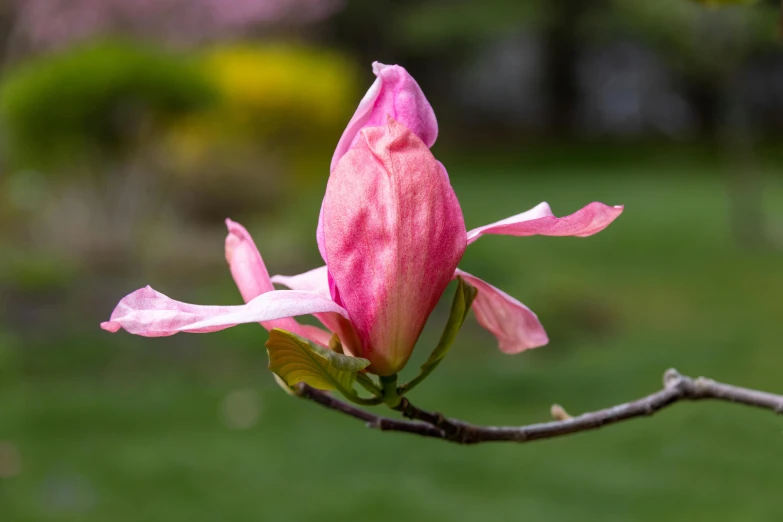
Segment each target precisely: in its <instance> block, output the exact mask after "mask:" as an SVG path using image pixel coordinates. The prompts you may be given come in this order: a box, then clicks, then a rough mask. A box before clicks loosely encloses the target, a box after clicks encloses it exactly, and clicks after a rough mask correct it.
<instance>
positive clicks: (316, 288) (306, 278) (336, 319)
mask: <svg viewBox="0 0 783 522" xmlns="http://www.w3.org/2000/svg"><path fill="white" fill-rule="evenodd" d="M328 279H329V274H328V271H327V269H326V267H325V266H322V267H319V268H314V269H312V270H310V271H309V272H305V273H303V274H299V275H294V276H283V275H275V276H272V282H273V283H277V284H281V285H285V286H287V287H288V288H290V289H291V290H304V291H307V292H313V293H316V294H318V295H322V296H324V297H327V298H331V294H330V290H329V281H328ZM315 317H316V318H317V319H318V320H319V321H321V322H322V323H323V325H324V326H326V327H327V328H328V329H329V330H330V331H332V332H334V333H336V334H337V336H338V337H339V338H340V341H341V342H342V345H343V349H344V350H345V351H346V353H348V354H349V355H355V354H359V353H361V350H362V343H361V340H360V339H359V335H358V333H357V332H356V329H355V328H354V327H353V325H352V324H351V321H349V320H348V319H346V318H345V317H343V316H342V315H340V314H334V313H323V314H315Z"/></svg>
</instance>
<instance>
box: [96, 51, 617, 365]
mask: <svg viewBox="0 0 783 522" xmlns="http://www.w3.org/2000/svg"><path fill="white" fill-rule="evenodd" d="M373 71H374V72H375V74H376V76H377V77H378V79H377V80H376V82H375V83H374V84H373V86H372V87H371V88H370V91H369V92H368V93H367V95H366V96H365V97H364V98H363V99H362V101H361V102H360V104H359V107H358V109H357V111H356V114H355V115H354V116H353V118H352V119H351V121H350V123H349V124H348V127H347V128H346V131H345V133H344V134H343V136H342V138H341V139H340V141H339V144H338V146H337V149H336V151H335V155H334V157H333V159H332V167H331V174H330V177H329V181H328V183H327V187H326V194H325V196H324V199H323V202H322V206H321V213H320V218H319V223H318V227H317V231H316V239H317V242H318V247H319V250H320V252H321V255H322V257H323V259H324V261H325V263H326V265H325V266H323V267H320V268H316V269H314V270H311V271H309V272H306V273H304V274H300V275H297V276H273V277H271V278H270V277H269V274H268V273H267V271H266V268H265V267H264V263H263V260H262V258H261V255H260V254H259V253H258V250H257V249H256V247H255V244H254V243H253V241H252V239H251V238H250V235H249V234H248V233H247V231H246V230H245V229H244V228H243V227H241V225H239V224H237V223H234V222H232V221H228V222H227V224H228V227H229V235H228V237H227V239H226V259H227V261H228V264H229V267H230V270H231V273H232V276H233V277H234V281H235V282H236V284H237V286H238V287H239V290H240V293H241V294H242V297H243V299H244V300H245V302H246V304H245V305H240V306H223V307H221V306H210V307H202V306H196V305H189V304H186V303H181V302H178V301H174V300H172V299H170V298H168V297H166V296H164V295H162V294H159V293H157V292H155V291H154V290H152V289H151V288H149V287H147V288H143V289H141V290H137V291H136V292H134V293H132V294H130V295H128V296H127V297H125V298H124V299H122V300H121V301H120V303H119V304H118V305H117V308H115V310H114V312H113V313H112V315H111V318H110V320H109V321H108V322H105V323H103V324H102V325H101V326H102V327H103V328H104V329H106V330H109V331H117V330H118V329H119V328H125V329H126V330H128V331H129V332H131V333H134V334H137V335H145V336H162V335H173V334H175V333H177V332H195V333H202V332H209V331H215V330H219V329H223V328H228V327H231V326H234V325H236V324H239V323H247V322H260V323H262V325H264V326H265V327H267V328H271V327H273V326H275V324H280V323H278V321H289V322H288V323H287V329H289V330H290V331H294V332H296V333H298V334H299V335H302V336H304V337H307V338H309V339H310V340H312V341H314V342H317V343H319V344H322V345H324V346H325V345H326V339H327V338H328V336H329V335H330V332H331V333H336V334H337V335H338V336H339V337H340V340H341V341H342V344H343V346H344V347H345V348H346V351H347V352H349V353H350V354H352V355H355V356H361V357H364V358H367V359H369V360H370V362H371V366H370V367H369V370H370V371H372V372H374V373H376V374H379V375H391V374H394V373H396V372H397V371H399V370H400V369H401V368H403V367H404V366H405V364H406V363H407V361H408V358H409V357H410V354H411V352H412V350H413V347H414V345H415V343H416V340H417V339H418V337H419V335H420V333H421V331H422V328H423V327H424V324H425V322H426V321H427V318H428V317H429V315H430V313H431V312H432V310H433V308H434V307H435V305H436V304H437V302H438V300H439V299H440V297H441V295H442V294H443V292H444V290H445V289H446V287H447V286H448V284H449V282H450V281H451V280H453V279H454V278H455V277H457V276H459V277H462V278H463V279H465V280H466V281H467V282H468V283H470V284H471V285H473V286H474V287H475V288H476V289H477V290H478V294H477V297H476V299H475V301H474V302H473V310H474V312H475V315H476V318H477V319H478V321H479V323H480V324H481V325H482V326H483V327H484V328H486V329H487V330H488V331H490V332H491V333H492V334H493V335H495V337H496V338H497V339H498V345H499V347H500V349H501V350H502V351H503V352H506V353H518V352H521V351H523V350H526V349H528V348H534V347H537V346H542V345H544V344H546V343H547V342H548V338H547V335H546V332H545V331H544V329H543V327H542V326H541V323H540V322H539V321H538V318H537V317H536V315H535V314H534V313H533V312H532V311H531V310H530V309H529V308H527V307H526V306H525V305H523V304H522V303H521V302H519V301H518V300H516V299H515V298H513V297H511V296H510V295H508V294H506V293H505V292H503V291H501V290H499V289H498V288H495V287H494V286H492V285H491V284H489V283H487V282H485V281H483V280H481V279H479V278H478V277H476V276H473V275H471V274H468V273H466V272H463V271H461V270H459V269H457V264H458V263H459V261H460V259H461V258H462V255H463V253H464V251H465V248H466V247H467V245H468V244H470V243H472V242H473V241H475V240H477V239H478V238H479V237H480V236H481V235H485V234H500V235H510V236H530V235H548V236H577V237H585V236H589V235H592V234H595V233H597V232H600V231H601V230H603V229H604V228H606V227H607V226H608V225H609V224H610V223H611V222H612V221H614V220H615V219H616V218H617V217H618V216H619V215H620V214H621V213H622V211H623V208H622V207H621V206H607V205H604V204H602V203H590V204H589V205H587V206H586V207H584V208H582V209H581V210H579V211H577V212H575V213H574V214H571V215H569V216H566V217H563V218H558V217H555V216H554V214H553V213H552V211H551V209H550V208H549V205H547V204H546V203H541V204H539V205H537V206H536V207H534V208H533V209H531V210H528V211H526V212H523V213H521V214H517V215H515V216H512V217H510V218H507V219H504V220H501V221H498V222H496V223H492V224H490V225H486V226H483V227H479V228H475V229H473V230H471V231H467V230H466V228H465V223H464V220H463V216H462V210H461V208H460V206H459V202H458V201H457V197H456V194H455V193H454V190H453V189H452V187H451V184H450V182H449V177H448V174H447V173H446V170H445V167H444V166H443V165H442V164H441V163H440V162H438V161H437V160H436V159H435V157H434V156H433V155H432V153H431V152H430V150H429V147H430V146H432V144H433V143H434V142H435V139H436V137H437V121H436V119H435V114H434V112H433V111H432V107H431V106H430V104H429V102H427V100H426V98H425V97H424V95H423V93H422V92H421V89H420V88H419V86H418V84H417V83H416V82H415V80H414V79H413V78H412V77H411V76H410V75H409V74H408V73H407V71H406V70H405V69H403V68H402V67H399V66H396V65H394V66H386V65H382V64H378V63H376V64H374V65H373ZM273 282H275V283H279V284H283V285H285V286H287V287H288V288H290V289H291V290H274V289H273V288H272V283H273ZM306 314H313V315H315V316H316V317H317V318H318V319H319V320H320V321H321V322H322V323H323V325H324V326H325V327H326V329H327V330H328V332H327V331H324V330H320V329H315V330H309V328H312V327H304V326H302V325H299V324H298V323H296V322H295V321H294V320H293V319H289V318H290V317H294V316H298V315H306Z"/></svg>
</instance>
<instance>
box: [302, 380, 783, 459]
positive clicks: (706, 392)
mask: <svg viewBox="0 0 783 522" xmlns="http://www.w3.org/2000/svg"><path fill="white" fill-rule="evenodd" d="M663 384H664V386H663V389H662V390H660V391H657V392H655V393H653V394H651V395H648V396H646V397H643V398H641V399H639V400H637V401H633V402H627V403H625V404H620V405H617V406H612V407H611V408H607V409H604V410H598V411H594V412H590V413H584V414H582V415H579V416H576V417H569V416H568V414H567V413H565V410H563V409H562V408H559V409H553V411H555V412H556V417H557V418H558V419H561V420H556V421H553V422H544V423H540V424H529V425H527V426H477V425H475V424H469V423H467V422H463V421H460V420H455V419H448V418H446V417H444V416H443V415H441V414H440V413H432V412H428V411H425V410H422V409H420V408H417V407H416V406H414V405H413V404H411V403H410V401H408V399H405V398H403V400H402V402H401V403H400V405H399V406H398V407H397V408H395V409H396V410H398V411H400V412H402V414H403V415H404V416H405V417H407V418H409V419H412V420H413V421H403V420H394V419H389V418H386V417H381V416H378V415H375V414H372V413H369V412H367V411H364V410H362V409H359V408H357V407H355V406H353V405H351V404H347V403H345V402H343V401H340V400H338V399H335V398H334V397H332V396H331V395H329V394H328V393H326V392H322V391H319V390H316V389H315V388H312V387H310V386H308V385H306V384H304V383H300V384H299V385H297V387H296V393H297V395H299V396H300V397H302V398H305V399H310V400H312V401H315V402H317V403H318V404H320V405H322V406H324V407H326V408H330V409H333V410H337V411H339V412H341V413H344V414H346V415H349V416H351V417H354V418H357V419H359V420H362V421H364V422H365V424H366V425H367V427H369V428H375V429H379V430H382V431H399V432H405V433H412V434H415V435H421V436H424V437H433V438H437V439H442V440H446V441H449V442H456V443H458V444H478V443H481V442H498V441H511V442H528V441H533V440H538V439H549V438H553V437H559V436H561V435H568V434H570V433H577V432H580V431H588V430H595V429H598V428H600V427H602V426H607V425H609V424H614V423H616V422H620V421H624V420H628V419H633V418H636V417H645V416H649V415H652V414H654V413H656V412H658V411H660V410H662V409H663V408H665V407H667V406H670V405H672V404H674V403H675V402H679V401H698V400H705V399H713V400H721V401H727V402H736V403H739V404H744V405H746V406H755V407H758V408H763V409H768V410H772V411H773V412H775V413H778V414H783V395H775V394H772V393H766V392H762V391H757V390H751V389H748V388H740V387H738V386H731V385H728V384H722V383H719V382H716V381H713V380H712V379H707V378H704V377H699V378H697V379H693V378H691V377H687V376H684V375H680V374H679V373H678V372H677V370H673V369H672V370H667V371H666V373H665V374H664V378H663ZM415 421H419V422H415Z"/></svg>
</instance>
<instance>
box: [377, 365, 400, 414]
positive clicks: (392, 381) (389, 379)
mask: <svg viewBox="0 0 783 522" xmlns="http://www.w3.org/2000/svg"><path fill="white" fill-rule="evenodd" d="M381 388H382V389H383V402H385V403H386V405H387V406H389V408H396V407H397V406H399V405H400V401H401V400H402V397H401V396H400V394H399V393H398V391H397V374H396V373H395V374H392V375H386V376H384V375H381Z"/></svg>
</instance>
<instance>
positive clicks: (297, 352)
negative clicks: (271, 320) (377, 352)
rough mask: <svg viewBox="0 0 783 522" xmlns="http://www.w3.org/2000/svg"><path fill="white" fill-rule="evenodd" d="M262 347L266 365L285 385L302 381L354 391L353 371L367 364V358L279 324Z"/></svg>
mask: <svg viewBox="0 0 783 522" xmlns="http://www.w3.org/2000/svg"><path fill="white" fill-rule="evenodd" d="M266 349H267V352H268V353H269V369H270V370H271V371H272V372H274V373H275V375H277V376H279V377H280V378H281V379H283V380H284V381H285V382H286V383H287V384H288V385H289V386H294V385H296V384H298V383H300V382H304V383H306V384H309V385H310V386H312V387H313V388H318V389H319V390H338V391H339V392H340V393H342V394H343V395H355V392H354V391H353V383H354V381H355V380H356V372H358V371H359V370H363V369H364V368H366V367H367V366H369V365H370V361H368V360H367V359H362V358H359V357H349V356H347V355H342V354H340V353H336V352H333V351H331V350H328V349H326V348H323V347H321V346H318V345H317V344H314V343H311V342H310V341H307V340H306V339H303V338H301V337H299V336H297V335H294V334H292V333H290V332H286V331H285V330H280V329H279V328H273V329H272V330H271V331H270V332H269V340H268V341H267V342H266Z"/></svg>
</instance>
